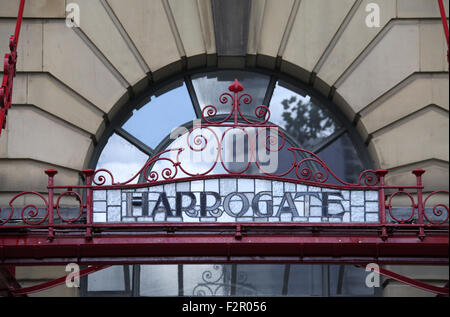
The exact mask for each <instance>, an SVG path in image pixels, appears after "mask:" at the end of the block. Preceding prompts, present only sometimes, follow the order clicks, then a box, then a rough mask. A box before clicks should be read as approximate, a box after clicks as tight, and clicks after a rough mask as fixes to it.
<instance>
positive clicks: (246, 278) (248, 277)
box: [235, 264, 285, 296]
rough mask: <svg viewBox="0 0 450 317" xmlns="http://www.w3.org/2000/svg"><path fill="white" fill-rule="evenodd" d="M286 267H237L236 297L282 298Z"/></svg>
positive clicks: (269, 265) (265, 265)
mask: <svg viewBox="0 0 450 317" xmlns="http://www.w3.org/2000/svg"><path fill="white" fill-rule="evenodd" d="M284 268H285V266H284V265H274V264H264V265H244V264H243V265H237V269H236V271H237V274H236V284H235V285H236V296H280V295H281V294H282V289H283V277H284Z"/></svg>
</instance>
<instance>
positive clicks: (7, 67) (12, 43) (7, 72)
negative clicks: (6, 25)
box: [0, 0, 25, 135]
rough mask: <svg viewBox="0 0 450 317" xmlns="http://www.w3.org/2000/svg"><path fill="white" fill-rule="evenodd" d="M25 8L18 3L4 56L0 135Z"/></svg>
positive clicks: (9, 105) (5, 113)
mask: <svg viewBox="0 0 450 317" xmlns="http://www.w3.org/2000/svg"><path fill="white" fill-rule="evenodd" d="M24 7H25V0H21V1H20V5H19V12H18V14H17V23H16V29H15V31H14V35H12V36H11V38H10V40H9V48H10V51H11V52H10V53H9V54H6V55H5V58H4V69H3V80H2V82H1V86H0V135H1V133H2V130H3V129H4V128H5V127H6V115H7V114H8V110H9V108H10V107H11V103H12V91H13V81H14V77H15V76H16V64H17V45H18V43H19V35H20V29H21V26H22V17H23V11H24Z"/></svg>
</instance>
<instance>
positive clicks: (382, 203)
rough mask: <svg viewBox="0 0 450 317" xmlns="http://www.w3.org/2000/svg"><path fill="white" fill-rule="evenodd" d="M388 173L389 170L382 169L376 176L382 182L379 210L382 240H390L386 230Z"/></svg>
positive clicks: (379, 192) (379, 191) (379, 193)
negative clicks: (386, 183)
mask: <svg viewBox="0 0 450 317" xmlns="http://www.w3.org/2000/svg"><path fill="white" fill-rule="evenodd" d="M387 173H388V171H387V170H384V169H380V170H378V171H376V175H377V177H378V179H379V180H380V181H379V183H380V188H379V190H378V206H379V207H378V210H379V218H380V224H381V239H383V240H386V239H387V238H388V235H387V230H386V226H385V224H386V197H385V196H386V193H385V177H386V174H387Z"/></svg>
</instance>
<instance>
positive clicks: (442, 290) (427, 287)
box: [357, 265, 449, 297]
mask: <svg viewBox="0 0 450 317" xmlns="http://www.w3.org/2000/svg"><path fill="white" fill-rule="evenodd" d="M357 266H358V267H360V268H364V266H362V265H357ZM374 271H376V273H378V274H380V275H383V276H386V277H388V278H390V279H393V280H396V281H399V282H401V283H404V284H407V285H410V286H412V287H415V288H419V289H422V290H424V291H427V292H431V293H434V294H437V295H444V296H446V297H448V296H449V290H448V283H447V285H446V286H445V287H438V286H434V285H431V284H427V283H424V282H421V281H417V280H415V279H412V278H409V277H406V276H404V275H400V274H397V273H395V272H392V271H389V270H386V269H384V268H381V267H380V268H378V269H372V272H374Z"/></svg>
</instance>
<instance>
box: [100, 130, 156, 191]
mask: <svg viewBox="0 0 450 317" xmlns="http://www.w3.org/2000/svg"><path fill="white" fill-rule="evenodd" d="M147 160H148V156H147V155H146V154H144V153H142V152H141V151H139V150H138V149H137V148H136V147H135V146H134V145H132V144H131V143H129V142H128V141H126V140H125V139H123V138H122V137H120V136H118V135H117V134H113V135H112V136H111V137H110V138H109V140H108V143H107V144H106V146H105V148H104V149H103V152H102V154H101V155H100V159H99V160H98V163H97V167H96V169H107V170H108V171H110V172H111V173H112V175H113V176H114V181H115V182H125V181H127V180H129V179H130V178H132V177H133V176H134V175H136V173H137V172H139V170H140V169H141V168H142V166H144V164H145V162H147ZM137 181H138V178H136V179H135V180H134V181H133V182H131V183H137ZM107 182H110V178H107Z"/></svg>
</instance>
